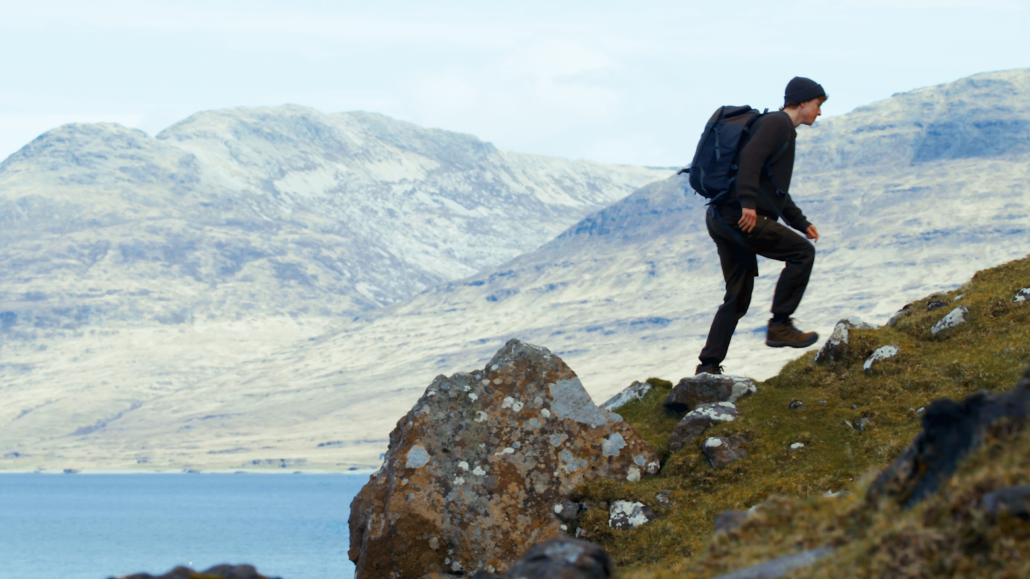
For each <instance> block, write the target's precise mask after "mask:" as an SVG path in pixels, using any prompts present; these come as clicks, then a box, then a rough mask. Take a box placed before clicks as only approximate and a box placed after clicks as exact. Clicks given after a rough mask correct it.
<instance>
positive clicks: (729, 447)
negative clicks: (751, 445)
mask: <svg viewBox="0 0 1030 579" xmlns="http://www.w3.org/2000/svg"><path fill="white" fill-rule="evenodd" d="M747 444H748V442H747V439H745V438H744V437H743V436H738V435H733V436H727V437H713V438H709V439H708V440H706V441H705V444H704V446H703V447H702V451H703V452H704V454H705V457H707V458H708V461H709V462H711V463H712V468H714V469H716V470H719V469H722V468H725V467H727V466H729V465H731V464H733V463H734V462H736V461H738V460H740V459H742V458H744V457H746V456H747V448H746V447H747Z"/></svg>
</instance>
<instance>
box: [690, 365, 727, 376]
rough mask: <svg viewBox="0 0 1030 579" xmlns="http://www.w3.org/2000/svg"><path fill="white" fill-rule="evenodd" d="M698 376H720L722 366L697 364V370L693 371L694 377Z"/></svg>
mask: <svg viewBox="0 0 1030 579" xmlns="http://www.w3.org/2000/svg"><path fill="white" fill-rule="evenodd" d="M698 374H716V375H720V374H722V366H720V365H718V364H698V365H697V370H695V371H694V375H695V376H697V375H698Z"/></svg>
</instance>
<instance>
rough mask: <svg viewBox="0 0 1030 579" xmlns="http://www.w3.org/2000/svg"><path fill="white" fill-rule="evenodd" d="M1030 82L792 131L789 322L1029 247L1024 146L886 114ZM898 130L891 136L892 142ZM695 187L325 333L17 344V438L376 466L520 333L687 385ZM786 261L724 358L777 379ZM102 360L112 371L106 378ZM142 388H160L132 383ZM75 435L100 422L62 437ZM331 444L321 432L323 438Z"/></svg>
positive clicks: (923, 98)
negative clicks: (401, 421)
mask: <svg viewBox="0 0 1030 579" xmlns="http://www.w3.org/2000/svg"><path fill="white" fill-rule="evenodd" d="M1028 78H1030V69H1024V70H1018V71H1008V72H1002V73H988V74H984V75H977V76H975V77H971V78H970V79H964V80H960V81H956V82H954V83H949V84H946V85H941V86H939V87H931V88H927V89H920V90H918V91H913V92H911V93H905V94H902V95H897V96H895V97H892V98H890V99H887V100H884V101H881V102H878V103H873V104H872V105H869V106H868V107H863V108H861V109H859V110H856V111H854V112H852V113H849V114H847V115H842V116H840V117H836V118H834V119H830V121H827V122H826V123H825V124H824V123H822V122H820V123H818V124H817V126H816V127H814V128H812V129H810V130H801V131H799V145H798V146H799V149H798V161H797V170H796V180H795V182H794V183H793V184H792V186H791V194H792V195H793V196H794V198H795V200H796V201H797V202H798V204H799V205H800V206H801V207H802V209H803V210H804V211H805V212H806V214H808V216H809V217H810V219H811V220H812V221H813V222H814V223H816V224H817V226H818V227H819V230H820V232H821V234H822V240H821V241H820V242H819V244H818V245H817V251H818V256H817V260H816V268H815V273H814V275H813V279H812V282H811V284H810V287H809V290H808V293H807V294H806V297H805V300H804V302H803V303H802V305H801V309H800V310H799V311H798V313H797V317H798V318H799V325H801V326H802V327H804V328H806V329H808V328H811V329H814V330H817V331H819V332H820V333H821V334H822V335H823V336H824V337H825V336H826V335H827V334H828V333H829V332H830V330H831V329H832V327H833V324H834V323H835V322H836V321H837V320H838V319H840V318H843V317H859V318H862V319H864V320H865V321H867V322H872V323H877V324H880V323H883V322H885V321H886V319H887V318H888V317H889V316H890V314H891V313H893V312H894V311H895V310H896V309H897V308H898V307H899V305H900V304H904V303H905V302H906V301H910V300H913V299H917V298H919V297H922V296H925V295H927V294H929V293H931V292H934V291H944V290H949V289H953V288H955V287H957V286H958V285H959V284H961V283H963V282H964V281H965V280H967V279H968V278H969V277H970V276H971V275H972V274H973V273H974V272H975V271H977V270H980V269H984V268H987V267H990V266H993V265H996V264H998V263H1003V262H1006V261H1009V260H1011V259H1015V258H1021V257H1024V256H1026V255H1027V251H1028V250H1027V245H1026V243H1025V239H1026V237H1027V233H1028V231H1030V189H1028V185H1027V183H1030V154H1027V153H1026V152H1023V149H1020V146H1021V145H1019V141H1018V139H1017V140H1014V141H1011V143H1014V144H1011V146H1009V145H1006V146H1005V147H1002V148H1000V149H992V150H991V153H990V154H989V155H986V156H969V155H964V154H963V155H955V156H951V157H949V156H947V155H945V156H943V157H940V158H936V159H933V160H925V161H924V160H917V155H916V153H914V152H911V151H912V150H918V149H919V147H920V146H921V145H917V144H916V143H917V141H919V142H924V141H925V140H926V139H927V138H929V135H931V133H932V132H933V131H934V130H936V129H932V128H931V125H932V124H933V123H926V122H924V126H923V127H922V128H920V127H916V126H915V125H914V124H912V123H907V122H906V123H901V122H900V121H899V120H898V119H907V118H916V119H918V118H922V117H921V116H920V115H923V114H924V111H926V110H929V108H930V107H937V109H935V110H945V109H946V110H951V111H953V113H954V118H956V119H959V118H966V117H965V116H963V115H966V113H967V112H969V113H970V114H972V113H971V112H970V111H973V110H975V111H977V112H976V117H975V118H976V119H977V120H975V122H974V121H969V122H970V123H974V124H976V123H978V124H980V125H983V126H987V125H989V124H990V123H991V122H993V121H992V120H991V119H995V120H997V122H999V123H1000V122H1005V123H1012V122H1016V121H1018V120H1019V119H1023V120H1024V121H1030V113H1027V111H1026V105H1025V103H1026V102H1027V97H1028V92H1027V90H1026V87H1027V79H1028ZM985 83H987V84H990V85H991V86H994V87H1001V88H999V89H998V90H999V91H1000V93H999V94H1000V96H999V97H998V99H993V100H992V99H986V98H973V97H974V96H976V95H977V94H980V93H979V92H978V91H980V90H981V89H980V88H977V87H982V86H985ZM1006 87H1007V88H1006ZM1003 89H1004V90H1003ZM992 98H993V97H992ZM999 99H1000V100H999ZM985 103H993V105H992V106H993V107H994V108H985V107H986V104H985ZM1020 111H1022V112H1020ZM992 115H993V116H992ZM887 117H890V118H894V119H895V123H894V128H893V129H892V128H890V127H888V126H887V123H881V122H880V121H877V120H876V119H881V118H887ZM934 118H936V117H934ZM969 118H973V117H969ZM1014 119H1015V120H1014ZM831 121H832V123H831ZM919 122H923V121H919ZM878 123H879V124H878ZM880 125H883V128H882V129H877V131H880V135H881V137H882V138H883V139H886V141H884V142H890V143H901V142H904V143H907V144H905V145H904V147H902V145H897V147H902V148H903V149H904V150H905V151H909V152H908V153H905V154H906V155H909V156H908V157H903V156H901V154H900V153H897V151H900V150H901V149H897V151H895V152H896V153H897V154H894V155H890V156H887V157H884V159H885V161H884V162H883V163H853V164H846V165H845V166H840V167H834V166H832V165H830V164H828V163H823V162H818V161H817V159H816V158H815V157H813V155H816V156H818V155H823V154H824V153H825V152H826V151H836V150H841V151H847V150H859V149H861V150H863V151H866V153H868V154H872V152H873V151H875V150H876V147H875V146H874V144H872V142H870V143H867V144H866V145H868V146H867V147H866V145H863V147H866V148H865V149H862V148H861V147H860V148H859V149H849V147H858V145H854V144H852V143H853V141H856V140H857V139H859V137H860V136H861V135H866V134H872V131H871V130H867V129H868V128H869V127H871V126H880ZM963 130H965V129H963ZM919 131H922V133H920V132H919ZM894 133H898V134H899V135H901V136H897V137H896V138H895V137H891V138H888V136H890V135H893V134H894ZM920 135H922V136H920ZM891 139H894V140H891ZM920 139H922V140H921V141H920ZM884 146H887V145H884ZM890 146H892V147H893V146H895V145H890ZM906 147H907V148H906ZM913 148H914V149H913ZM963 150H972V149H963ZM866 153H863V154H866ZM920 159H921V158H920ZM888 161H889V162H888ZM702 201H703V200H702V199H701V198H699V197H697V196H695V195H693V194H691V193H689V192H688V191H686V190H685V179H683V178H682V177H680V178H670V179H667V180H665V181H661V182H658V183H653V184H651V185H648V186H646V187H643V188H642V189H640V190H638V191H636V192H635V193H634V194H632V195H630V196H629V197H626V198H625V199H622V200H621V201H619V202H617V203H614V204H613V205H611V206H610V207H607V208H604V209H603V210H601V211H598V212H596V213H594V214H592V215H590V216H587V217H585V218H584V219H581V220H579V222H578V223H575V224H572V225H571V227H569V228H567V229H566V230H565V232H564V233H561V234H560V235H558V236H557V237H556V238H554V239H553V240H551V241H550V242H548V243H546V244H545V245H543V246H542V247H540V248H539V249H537V250H535V251H531V252H528V253H525V254H522V255H520V256H519V257H517V258H515V259H512V260H510V261H508V262H506V263H503V264H501V265H498V266H497V267H494V268H492V269H487V270H484V271H482V272H480V273H478V274H475V275H471V276H469V277H466V278H464V279H461V280H458V281H449V282H446V283H443V284H441V285H439V286H435V287H433V288H430V289H427V290H425V291H423V292H422V293H420V294H419V295H416V296H414V297H412V298H410V299H408V300H405V301H402V302H399V303H396V304H394V305H392V306H389V307H387V308H383V309H380V310H375V311H369V312H368V313H365V314H361V315H360V316H357V317H356V319H354V320H353V321H350V322H348V323H346V324H344V325H341V326H339V327H334V328H332V329H331V331H327V332H326V333H325V334H321V335H317V337H316V333H314V332H312V333H304V332H308V331H311V330H310V329H307V330H304V332H300V331H298V330H295V329H291V328H290V327H286V325H285V322H282V324H283V325H280V326H253V325H247V324H246V323H245V320H244V321H243V322H240V323H238V324H235V325H234V326H233V327H232V328H227V329H226V330H225V333H224V334H222V335H223V336H244V335H246V336H263V335H265V334H268V335H269V339H268V340H265V341H258V340H251V341H246V340H244V339H243V338H242V337H240V338H238V339H239V340H241V342H240V343H245V344H252V345H253V346H251V347H252V349H251V350H249V351H247V352H241V350H240V349H239V348H235V349H234V348H232V347H228V346H216V345H215V344H214V343H209V342H206V341H205V340H213V338H211V337H210V336H211V334H210V332H208V333H206V334H205V333H203V332H201V330H202V328H203V327H202V326H200V325H198V324H196V323H195V324H194V325H189V324H182V325H179V326H167V327H164V328H159V329H155V330H147V332H148V333H144V332H143V331H139V332H129V331H127V330H122V331H121V333H120V334H117V335H110V336H106V337H105V341H103V342H101V341H98V340H90V339H88V337H87V336H83V337H82V338H81V339H78V340H77V341H70V340H68V341H63V342H59V343H58V342H53V343H50V344H49V348H50V349H49V350H47V351H43V352H40V351H28V350H24V351H22V350H7V352H10V354H7V355H8V356H9V357H8V358H7V359H6V361H5V362H4V363H6V364H8V370H6V372H7V374H6V375H5V376H7V377H8V379H11V377H14V376H18V378H17V380H18V384H19V386H18V387H17V388H16V389H13V390H12V391H15V390H16V391H17V392H18V393H19V394H18V396H19V398H18V403H17V404H15V405H14V407H16V408H22V409H29V408H38V409H39V410H33V411H32V412H31V413H30V414H26V415H25V416H24V417H23V418H20V419H19V421H18V423H17V424H15V423H14V422H8V423H7V424H11V425H12V428H11V429H7V431H8V432H12V433H14V434H13V435H12V438H16V439H17V440H18V441H19V442H18V444H22V445H24V448H25V449H27V450H28V449H31V450H32V452H35V453H37V455H39V454H43V453H52V455H53V457H54V458H52V459H51V458H48V459H46V460H45V461H44V463H45V464H48V465H57V464H60V463H61V461H62V460H65V461H67V460H71V459H73V458H74V459H75V460H79V461H81V463H82V464H86V465H88V464H112V465H126V464H133V463H134V461H136V460H144V459H146V460H147V461H149V462H148V463H147V464H154V465H169V466H172V467H175V468H178V467H180V466H182V465H186V464H190V465H194V466H200V465H203V466H208V467H219V468H235V467H237V466H239V465H241V464H242V463H243V462H244V461H247V460H265V459H277V458H291V459H292V458H298V459H299V458H303V459H305V460H308V461H309V463H308V464H309V465H312V466H311V467H312V468H315V467H316V465H317V466H320V467H324V468H340V466H339V465H350V464H363V465H374V464H376V463H377V460H378V456H379V454H380V453H381V452H383V450H384V449H385V444H386V443H385V437H386V433H388V432H389V431H390V429H391V428H392V426H393V424H394V423H395V422H396V420H397V419H398V418H399V417H400V416H401V415H403V413H404V412H405V411H406V410H407V408H409V407H410V406H411V404H412V402H413V401H414V400H415V399H417V398H418V396H419V395H420V394H421V392H422V391H423V390H424V388H425V386H426V384H428V382H429V381H430V380H431V379H432V377H433V376H435V375H437V374H441V373H448V374H449V373H453V372H455V371H460V370H463V369H467V368H473V367H479V366H482V364H483V363H484V362H485V361H486V360H488V359H489V357H490V355H492V353H493V352H494V351H496V350H497V348H499V347H500V345H502V344H503V343H504V342H505V341H506V340H507V339H509V338H511V337H518V338H520V339H523V340H526V341H529V342H532V343H537V344H540V345H542V346H546V347H548V348H549V349H551V350H552V351H554V352H555V353H556V354H558V355H560V356H562V358H563V359H565V360H566V361H567V362H568V363H569V364H570V366H572V367H573V368H575V369H576V371H577V372H578V373H579V374H580V376H581V377H582V379H583V383H584V385H585V386H586V388H587V389H588V390H589V391H590V392H591V394H592V395H593V396H594V398H595V400H603V399H605V398H607V397H608V396H609V395H611V394H613V393H614V392H616V391H618V390H619V389H621V388H623V387H625V386H626V385H627V384H629V383H630V382H632V381H633V380H640V379H644V378H647V377H648V376H655V375H658V376H665V377H668V378H679V377H681V376H685V375H688V374H691V373H693V370H694V366H695V365H696V363H697V361H696V356H697V353H698V351H699V350H700V348H701V346H702V344H703V341H704V339H705V336H706V334H707V331H708V326H709V324H710V323H711V316H712V315H713V313H714V311H715V308H716V307H717V305H718V303H719V302H720V301H721V297H722V293H723V282H722V278H721V274H720V273H719V269H718V259H717V257H716V255H715V252H714V249H713V247H712V242H711V240H710V239H709V238H708V234H707V232H706V231H705V228H704V223H703V214H702V212H703V209H704V205H703V203H702ZM779 269H780V268H779V265H778V264H777V263H774V262H769V261H762V262H761V263H760V270H761V273H762V276H761V277H760V278H759V279H758V280H757V287H756V290H755V297H754V300H753V302H752V311H751V313H749V315H748V316H747V317H746V318H744V319H743V320H742V322H741V324H740V326H739V328H738V333H737V336H736V337H735V339H734V343H733V346H732V348H731V350H730V356H729V358H728V359H727V361H726V363H725V365H726V366H727V370H728V371H730V372H732V373H735V374H746V375H751V376H753V377H756V378H759V379H763V378H768V377H770V376H773V375H775V374H776V373H777V372H778V371H779V369H780V368H781V367H782V366H783V364H785V363H786V362H787V361H789V360H791V359H793V358H794V357H795V356H796V355H797V354H798V353H797V352H794V351H784V350H782V349H780V350H776V349H769V348H766V347H764V345H763V341H764V333H763V332H764V327H765V323H766V320H767V319H768V316H769V314H768V308H769V303H770V300H771V296H772V286H773V284H774V283H775V280H776V276H777V274H778V272H779ZM306 323H308V322H306ZM311 323H314V322H311ZM321 328H322V329H326V330H329V329H330V328H328V327H327V326H321ZM233 332H235V334H234V333H233ZM291 332H297V337H296V339H295V340H293V341H292V343H290V344H289V345H288V346H285V347H276V348H272V347H265V346H262V345H261V344H263V343H269V342H271V341H274V340H279V341H277V342H275V343H277V344H282V343H284V341H283V340H282V337H283V336H285V335H287V334H290V333H291ZM263 333H265V334H263ZM272 334H275V336H274V337H272V336H271V335H272ZM309 338H310V339H309ZM233 339H237V338H233ZM149 344H161V347H160V348H159V349H158V348H157V347H156V346H152V345H149ZM167 352H174V353H175V357H174V358H169V357H168V356H169V354H168V353H167ZM158 358H159V359H160V360H165V361H164V362H160V363H159V362H156V361H154V360H157V359H158ZM73 359H75V360H77V361H75V362H72V361H71V360H73ZM55 360H57V361H59V362H55ZM212 360H214V361H215V362H212ZM44 366H45V367H46V369H45V370H44ZM26 367H28V368H29V369H27V370H26V369H24V368H26ZM113 367H117V368H120V369H121V370H120V371H119V375H118V376H111V375H108V374H107V373H105V370H104V369H105V368H113ZM16 372H22V373H21V374H16ZM33 372H36V374H33ZM21 376H26V377H25V378H22V377H21ZM40 376H45V377H46V380H48V381H51V382H53V383H54V384H59V385H61V386H60V389H59V391H60V394H59V395H58V394H54V393H53V392H54V391H51V393H50V394H44V393H42V392H38V391H31V388H30V384H34V383H39V380H40V379H41V378H40ZM70 376H71V377H70ZM102 382H106V384H102ZM129 383H132V384H135V385H136V386H134V387H132V388H128V387H127V384H129ZM144 388H147V389H153V392H159V393H160V396H159V397H157V396H156V395H155V396H154V397H151V395H150V394H149V391H144V394H146V396H144V395H143V394H140V392H141V391H143V389H144ZM137 403H138V404H139V405H138V406H137ZM17 412H19V411H18V410H14V411H12V412H10V413H9V416H10V417H11V418H9V419H10V420H12V421H13V420H14V416H17ZM73 417H74V419H73ZM62 420H63V422H61V421H62ZM0 424H3V423H2V422H0ZM76 428H89V429H92V430H89V431H88V432H86V433H84V434H81V435H79V436H68V435H67V434H66V433H69V431H73V432H74V429H76ZM50 436H53V437H57V436H64V438H60V439H57V438H54V439H47V438H46V437H50ZM324 442H332V443H333V444H332V445H331V446H321V447H320V446H318V445H319V444H321V443H324ZM144 446H145V447H146V448H145V449H144V448H143V447H144ZM12 448H13V447H12ZM62 457H63V458H62ZM5 464H8V465H11V467H13V463H5ZM23 464H27V463H25V462H23Z"/></svg>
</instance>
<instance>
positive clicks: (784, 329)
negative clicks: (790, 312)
mask: <svg viewBox="0 0 1030 579" xmlns="http://www.w3.org/2000/svg"><path fill="white" fill-rule="evenodd" d="M818 340H819V334H817V333H815V332H802V331H801V330H799V329H797V328H795V327H794V320H792V319H790V318H787V319H786V321H783V322H779V323H774V322H773V321H772V320H769V329H768V330H766V331H765V345H766V346H769V347H770V348H783V347H784V346H787V347H790V348H807V347H809V346H811V345H812V344H814V343H816V341H818Z"/></svg>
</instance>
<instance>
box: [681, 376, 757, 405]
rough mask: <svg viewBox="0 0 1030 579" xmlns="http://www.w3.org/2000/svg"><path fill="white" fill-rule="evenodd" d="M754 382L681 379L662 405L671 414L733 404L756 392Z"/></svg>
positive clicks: (734, 378)
mask: <svg viewBox="0 0 1030 579" xmlns="http://www.w3.org/2000/svg"><path fill="white" fill-rule="evenodd" d="M757 391H758V389H757V388H756V387H755V383H754V381H752V380H750V379H749V378H744V377H742V376H729V375H721V374H719V375H717V374H699V375H697V376H691V377H689V378H683V379H682V380H680V381H679V383H678V384H676V386H675V387H673V389H672V391H671V392H669V395H668V396H666V397H665V402H663V403H662V404H664V405H665V407H666V408H668V409H669V410H672V411H673V412H689V411H691V410H694V409H695V408H697V407H698V406H700V405H702V404H705V403H710V402H733V403H735V402H736V401H737V400H739V399H740V398H742V397H743V396H746V395H748V394H753V393H754V392H757Z"/></svg>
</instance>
